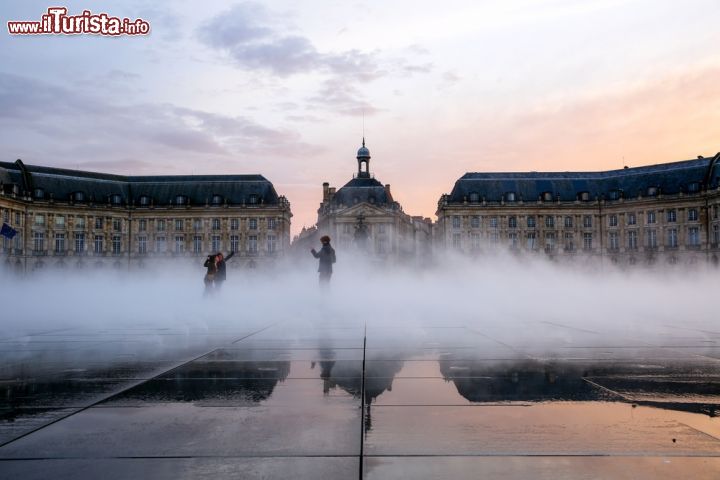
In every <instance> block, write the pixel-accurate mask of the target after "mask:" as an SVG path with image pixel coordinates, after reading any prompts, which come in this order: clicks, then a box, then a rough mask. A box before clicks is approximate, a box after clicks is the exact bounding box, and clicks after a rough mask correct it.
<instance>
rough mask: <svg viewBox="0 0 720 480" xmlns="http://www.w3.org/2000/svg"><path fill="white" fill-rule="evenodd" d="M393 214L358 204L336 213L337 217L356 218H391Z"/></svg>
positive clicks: (369, 205)
mask: <svg viewBox="0 0 720 480" xmlns="http://www.w3.org/2000/svg"><path fill="white" fill-rule="evenodd" d="M394 213H395V212H393V211H391V210H385V209H382V208H380V207H378V206H376V205H372V204H370V203H359V204H357V205H353V206H352V207H348V208H346V209H345V210H342V211H341V212H337V213H336V216H337V217H353V218H355V217H358V216H360V215H362V216H364V217H381V216H382V217H392V216H393V214H394Z"/></svg>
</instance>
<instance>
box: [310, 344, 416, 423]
mask: <svg viewBox="0 0 720 480" xmlns="http://www.w3.org/2000/svg"><path fill="white" fill-rule="evenodd" d="M399 358H401V355H399V354H395V355H391V356H390V355H389V356H379V355H375V354H371V353H368V357H367V358H366V361H365V384H364V388H365V398H364V400H365V406H366V410H365V430H366V431H367V430H370V428H371V427H372V420H371V418H372V417H371V409H370V406H371V405H372V402H373V401H374V400H375V399H376V398H377V397H379V396H380V395H381V394H382V393H383V392H385V391H388V392H389V391H392V383H393V380H394V379H395V375H397V373H398V372H399V371H400V370H401V369H402V367H403V363H404V362H403V360H400V359H399ZM317 364H319V366H320V378H322V379H323V393H325V394H328V393H329V392H330V390H332V389H333V388H335V387H340V388H342V389H343V390H345V391H346V392H348V393H349V394H351V395H352V396H354V397H356V398H360V397H361V395H362V389H363V381H362V380H363V369H362V360H341V361H336V360H335V354H334V352H333V351H332V350H331V349H321V350H320V359H319V360H318V361H317V362H313V363H312V368H315V366H316V365H317Z"/></svg>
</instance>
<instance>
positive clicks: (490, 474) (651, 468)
mask: <svg viewBox="0 0 720 480" xmlns="http://www.w3.org/2000/svg"><path fill="white" fill-rule="evenodd" d="M365 472H366V475H365V478H367V479H378V480H380V479H382V480H393V479H407V478H412V479H417V480H446V479H449V478H452V479H455V480H463V479H468V480H470V479H472V480H475V479H478V478H482V479H484V480H527V479H533V480H608V479H612V480H637V479H653V480H678V479H681V478H688V479H693V480H716V479H717V478H720V458H706V457H617V456H615V457H540V456H537V457H535V456H533V457H527V456H520V457H516V456H502V457H462V456H454V457H453V456H451V457H443V456H432V457H372V456H371V457H367V458H366V459H365Z"/></svg>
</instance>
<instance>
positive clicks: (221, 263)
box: [215, 252, 235, 290]
mask: <svg viewBox="0 0 720 480" xmlns="http://www.w3.org/2000/svg"><path fill="white" fill-rule="evenodd" d="M233 255H235V252H230V255H228V256H227V257H224V256H223V254H222V252H221V253H218V254H217V255H215V258H216V259H217V273H216V274H215V289H216V290H220V287H222V283H223V282H224V281H225V280H226V279H227V267H226V265H225V262H226V261H228V260H230V259H231V258H232V257H233Z"/></svg>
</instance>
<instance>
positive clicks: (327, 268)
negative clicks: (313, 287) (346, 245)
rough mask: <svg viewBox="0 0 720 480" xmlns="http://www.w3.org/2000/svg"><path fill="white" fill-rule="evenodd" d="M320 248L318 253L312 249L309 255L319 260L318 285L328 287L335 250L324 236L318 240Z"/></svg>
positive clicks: (328, 238)
mask: <svg viewBox="0 0 720 480" xmlns="http://www.w3.org/2000/svg"><path fill="white" fill-rule="evenodd" d="M320 243H322V248H321V249H320V251H319V252H316V251H315V249H314V248H313V249H312V250H310V253H312V254H313V257H315V258H317V259H319V260H320V265H319V266H318V272H319V273H320V285H323V286H325V285H328V284H329V283H330V277H332V264H333V263H335V250H334V249H333V248H332V247H331V246H330V237H328V236H327V235H324V236H322V237H321V238H320Z"/></svg>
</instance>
